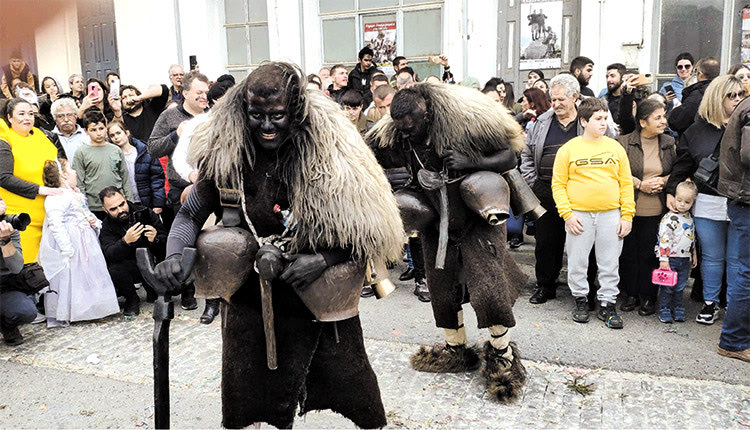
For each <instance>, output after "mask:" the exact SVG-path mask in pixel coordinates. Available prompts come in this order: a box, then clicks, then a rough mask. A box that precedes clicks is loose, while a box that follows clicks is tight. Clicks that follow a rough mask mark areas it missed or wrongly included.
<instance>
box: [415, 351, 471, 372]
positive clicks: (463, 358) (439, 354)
mask: <svg viewBox="0 0 750 430" xmlns="http://www.w3.org/2000/svg"><path fill="white" fill-rule="evenodd" d="M410 361H411V367H412V368H414V370H416V371H418V372H431V373H457V372H472V371H474V370H477V369H478V368H479V365H480V363H481V362H480V361H479V354H478V351H477V348H476V347H472V348H469V347H467V346H466V345H458V346H450V345H447V344H446V345H445V346H433V347H432V348H427V347H424V346H421V347H419V351H417V352H416V354H414V355H412V356H411V358H410Z"/></svg>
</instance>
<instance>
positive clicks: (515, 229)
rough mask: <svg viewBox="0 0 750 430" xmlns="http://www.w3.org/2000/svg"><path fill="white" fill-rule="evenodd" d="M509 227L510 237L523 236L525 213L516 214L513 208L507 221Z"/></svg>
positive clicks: (506, 224)
mask: <svg viewBox="0 0 750 430" xmlns="http://www.w3.org/2000/svg"><path fill="white" fill-rule="evenodd" d="M505 226H506V228H507V229H508V238H511V237H513V236H514V235H515V236H521V237H523V215H519V216H516V215H515V214H514V213H513V210H511V211H510V218H508V221H506V222H505Z"/></svg>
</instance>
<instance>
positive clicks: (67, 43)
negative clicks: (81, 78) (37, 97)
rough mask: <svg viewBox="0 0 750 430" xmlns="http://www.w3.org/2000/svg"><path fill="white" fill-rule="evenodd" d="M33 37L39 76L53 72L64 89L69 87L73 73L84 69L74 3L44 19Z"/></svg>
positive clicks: (66, 89)
mask: <svg viewBox="0 0 750 430" xmlns="http://www.w3.org/2000/svg"><path fill="white" fill-rule="evenodd" d="M34 41H35V43H36V61H37V64H38V66H39V80H40V81H41V80H42V79H43V78H44V77H45V76H52V77H53V78H55V79H57V80H58V82H60V84H61V85H62V87H63V91H66V92H67V91H69V90H70V88H69V87H68V77H69V76H70V75H72V74H73V73H81V52H80V48H79V43H78V14H77V11H76V7H75V3H72V4H71V6H70V7H67V8H64V9H61V10H59V11H58V13H57V15H56V16H55V17H54V18H52V19H48V20H46V21H45V22H43V23H41V24H40V26H39V27H37V29H36V31H35V32H34ZM40 83H41V82H40Z"/></svg>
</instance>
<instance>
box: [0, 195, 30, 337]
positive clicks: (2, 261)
mask: <svg viewBox="0 0 750 430" xmlns="http://www.w3.org/2000/svg"><path fill="white" fill-rule="evenodd" d="M0 220H2V221H0V251H1V252H2V258H0V332H2V334H3V339H4V340H5V343H6V344H8V345H11V346H15V345H20V344H21V343H23V336H22V335H21V331H20V330H19V329H18V326H20V325H22V324H28V323H30V322H32V321H34V318H36V304H35V303H34V299H33V298H32V297H31V296H29V295H27V294H24V293H22V292H20V291H10V290H6V289H4V288H3V287H4V286H5V284H7V278H8V275H14V274H18V273H19V272H21V269H23V255H22V254H21V236H20V235H19V234H18V231H17V230H16V229H15V228H14V227H13V225H11V223H9V222H7V221H5V202H4V201H3V200H2V199H1V198H0Z"/></svg>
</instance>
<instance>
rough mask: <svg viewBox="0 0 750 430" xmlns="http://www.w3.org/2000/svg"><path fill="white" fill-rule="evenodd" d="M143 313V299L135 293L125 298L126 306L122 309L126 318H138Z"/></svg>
mask: <svg viewBox="0 0 750 430" xmlns="http://www.w3.org/2000/svg"><path fill="white" fill-rule="evenodd" d="M140 313H141V299H139V298H138V295H137V294H135V292H134V293H133V294H132V295H129V296H128V297H126V298H125V306H123V308H122V314H123V315H125V316H126V317H132V316H136V315H138V314H140Z"/></svg>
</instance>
